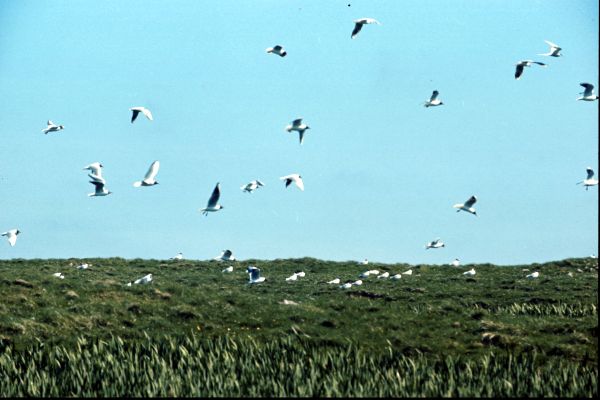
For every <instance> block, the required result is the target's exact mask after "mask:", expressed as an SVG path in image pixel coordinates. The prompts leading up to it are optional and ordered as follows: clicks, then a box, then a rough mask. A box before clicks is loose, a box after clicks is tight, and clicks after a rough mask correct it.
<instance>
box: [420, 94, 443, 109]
mask: <svg viewBox="0 0 600 400" xmlns="http://www.w3.org/2000/svg"><path fill="white" fill-rule="evenodd" d="M439 94H440V92H438V91H437V90H434V91H433V93H432V94H431V97H430V98H429V101H426V102H425V104H424V106H425V107H435V106H441V105H442V104H444V102H443V101H441V100H439V99H438V98H437V97H438V95H439Z"/></svg>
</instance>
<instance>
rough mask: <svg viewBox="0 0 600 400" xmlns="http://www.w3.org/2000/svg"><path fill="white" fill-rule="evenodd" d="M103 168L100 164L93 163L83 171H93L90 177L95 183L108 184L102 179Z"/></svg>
mask: <svg viewBox="0 0 600 400" xmlns="http://www.w3.org/2000/svg"><path fill="white" fill-rule="evenodd" d="M102 168H104V166H103V165H102V164H101V163H99V162H93V163H91V164H90V165H87V166H85V167H83V169H84V170H85V169H87V170H89V171H91V172H90V173H89V174H88V176H89V177H90V179H91V180H93V181H94V182H100V183H106V180H105V179H104V178H103V177H102Z"/></svg>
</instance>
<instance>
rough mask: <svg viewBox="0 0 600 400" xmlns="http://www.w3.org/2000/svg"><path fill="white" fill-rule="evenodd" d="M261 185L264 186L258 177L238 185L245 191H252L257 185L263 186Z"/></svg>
mask: <svg viewBox="0 0 600 400" xmlns="http://www.w3.org/2000/svg"><path fill="white" fill-rule="evenodd" d="M263 186H265V184H264V183H262V182H261V181H259V180H258V179H255V180H253V181H250V182H249V183H247V184H245V185H243V186H240V189H242V190H243V191H244V192H246V193H252V192H254V191H255V190H256V189H258V188H259V187H263Z"/></svg>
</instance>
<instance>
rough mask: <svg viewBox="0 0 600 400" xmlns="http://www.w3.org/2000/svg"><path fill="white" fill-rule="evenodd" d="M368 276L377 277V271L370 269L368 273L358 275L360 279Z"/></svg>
mask: <svg viewBox="0 0 600 400" xmlns="http://www.w3.org/2000/svg"><path fill="white" fill-rule="evenodd" d="M369 275H379V270H376V269H370V270H368V271H365V272H363V273H362V274H360V276H359V277H360V278H366V277H367V276H369Z"/></svg>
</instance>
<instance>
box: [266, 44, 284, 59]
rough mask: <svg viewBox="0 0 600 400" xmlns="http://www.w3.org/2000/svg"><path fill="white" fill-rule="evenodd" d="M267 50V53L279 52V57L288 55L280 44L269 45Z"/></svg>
mask: <svg viewBox="0 0 600 400" xmlns="http://www.w3.org/2000/svg"><path fill="white" fill-rule="evenodd" d="M266 51H267V53H273V54H277V55H278V56H279V57H285V56H286V55H287V51H285V49H284V48H283V46H280V45H277V46H273V47H268V48H267V50H266Z"/></svg>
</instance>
